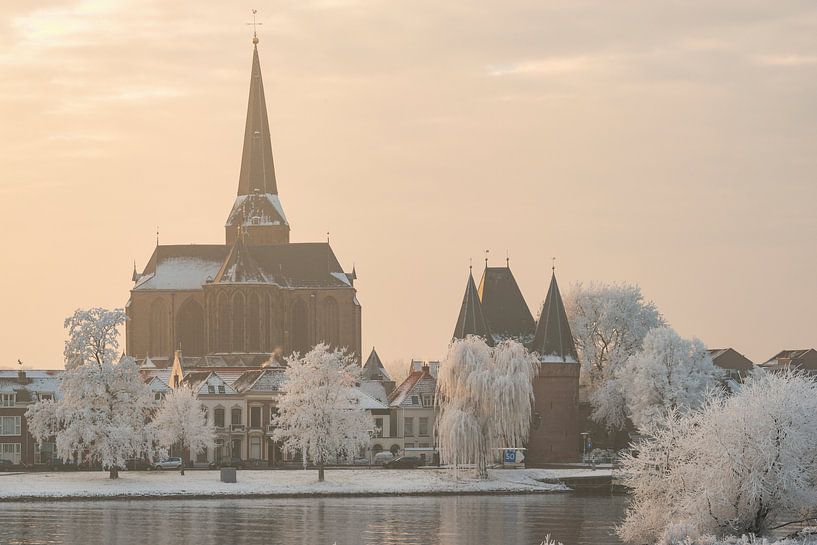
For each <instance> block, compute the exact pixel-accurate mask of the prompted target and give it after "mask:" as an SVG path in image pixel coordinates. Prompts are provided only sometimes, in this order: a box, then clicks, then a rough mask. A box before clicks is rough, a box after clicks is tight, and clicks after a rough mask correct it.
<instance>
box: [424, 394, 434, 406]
mask: <svg viewBox="0 0 817 545" xmlns="http://www.w3.org/2000/svg"><path fill="white" fill-rule="evenodd" d="M433 405H434V396H433V395H431V394H423V407H431V406H433Z"/></svg>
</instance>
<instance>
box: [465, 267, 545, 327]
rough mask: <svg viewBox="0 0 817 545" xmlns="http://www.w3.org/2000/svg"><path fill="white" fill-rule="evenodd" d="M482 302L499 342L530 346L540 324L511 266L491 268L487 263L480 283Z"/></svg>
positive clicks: (490, 325)
mask: <svg viewBox="0 0 817 545" xmlns="http://www.w3.org/2000/svg"><path fill="white" fill-rule="evenodd" d="M479 300H480V302H481V303H482V311H483V312H484V313H485V318H486V319H487V320H488V326H489V327H490V328H491V333H493V334H494V335H495V336H496V337H498V338H511V339H517V340H519V341H520V342H522V343H529V342H530V340H531V338H532V337H533V332H534V330H535V328H536V322H534V320H533V316H532V315H531V313H530V309H528V304H527V303H526V302H525V298H524V297H523V296H522V291H521V290H520V289H519V284H517V283H516V278H514V276H513V273H512V272H511V268H510V267H509V266H505V267H489V266H488V265H487V263H486V265H485V270H484V271H483V273H482V280H480V282H479Z"/></svg>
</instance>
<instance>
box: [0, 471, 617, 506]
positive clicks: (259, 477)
mask: <svg viewBox="0 0 817 545" xmlns="http://www.w3.org/2000/svg"><path fill="white" fill-rule="evenodd" d="M605 473H606V474H609V471H604V470H599V471H595V472H593V471H590V470H583V469H564V470H562V469H554V470H548V469H503V470H491V471H490V472H489V479H488V480H485V481H480V480H478V479H476V478H474V476H473V475H472V474H471V473H469V472H465V471H460V475H459V476H460V479H459V480H457V479H456V478H455V476H454V473H453V471H449V470H430V469H429V470H423V469H419V470H387V469H354V470H349V469H343V470H331V469H329V470H327V471H326V481H325V482H323V483H319V482H317V471H315V470H306V471H299V470H289V471H239V472H238V483H235V484H229V483H222V482H220V480H219V472H218V471H187V474H186V475H185V476H184V477H182V476H181V475H179V473H178V472H175V471H173V472H168V471H165V472H146V471H123V472H121V473H120V477H119V479H116V480H111V479H109V478H108V474H107V472H102V471H99V472H92V473H89V472H65V473H19V474H12V473H6V474H4V473H0V500H22V499H38V498H41V499H47V498H98V497H106V498H110V497H162V496H199V497H202V496H278V495H280V496H288V495H316V496H320V495H347V494H348V495H392V494H394V495H397V494H474V493H536V492H557V491H564V490H566V488H565V487H564V486H563V485H562V484H559V483H558V482H555V479H559V478H562V477H568V476H570V477H574V476H581V475H593V476H601V475H604V474H605ZM543 481H548V482H543Z"/></svg>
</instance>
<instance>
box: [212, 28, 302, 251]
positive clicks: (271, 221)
mask: <svg viewBox="0 0 817 545" xmlns="http://www.w3.org/2000/svg"><path fill="white" fill-rule="evenodd" d="M242 227H244V228H246V235H247V243H248V244H250V245H259V244H260V245H269V244H286V243H288V242H289V222H288V221H287V218H286V215H285V214H284V209H283V207H282V206H281V201H280V199H279V198H278V183H277V181H276V179H275V165H274V164H273V160H272V139H271V137H270V130H269V118H268V117H267V103H266V98H265V97H264V81H263V78H262V76H261V61H260V60H259V58H258V38H257V36H254V37H253V51H252V69H251V71H250V96H249V99H248V102H247V120H246V123H245V124H244V146H243V150H242V153H241V171H240V172H239V176H238V197H237V198H236V200H235V204H233V209H232V210H231V211H230V216H229V217H228V218H227V225H226V230H227V244H232V243H233V242H235V239H236V238H237V236H238V231H239V229H240V228H242Z"/></svg>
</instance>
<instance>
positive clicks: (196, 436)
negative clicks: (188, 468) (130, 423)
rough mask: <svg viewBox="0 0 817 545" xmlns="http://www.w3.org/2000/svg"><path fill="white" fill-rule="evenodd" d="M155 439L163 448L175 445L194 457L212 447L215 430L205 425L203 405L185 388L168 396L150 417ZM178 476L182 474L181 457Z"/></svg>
mask: <svg viewBox="0 0 817 545" xmlns="http://www.w3.org/2000/svg"><path fill="white" fill-rule="evenodd" d="M152 424H153V426H155V428H156V437H157V438H158V440H159V444H160V445H161V446H162V447H165V448H168V449H170V448H172V447H173V446H174V445H179V446H180V447H181V448H182V450H184V449H187V450H188V451H189V452H190V456H195V455H197V454H200V453H202V452H204V451H205V450H206V449H208V448H211V447H212V446H213V440H214V437H215V430H214V429H213V426H212V424H210V423H208V422H207V413H206V412H205V408H204V405H203V404H202V402H201V401H199V400H198V399H197V398H196V394H195V393H194V392H193V390H191V389H190V388H188V387H187V386H181V387H179V388H176V389H175V390H172V391H171V392H170V393H168V394H167V395H166V396H165V398H164V400H163V401H162V404H161V405H160V406H159V410H158V411H156V414H155V415H154V417H153V423H152ZM181 458H182V467H181V474H182V475H184V455H182V456H181Z"/></svg>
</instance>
